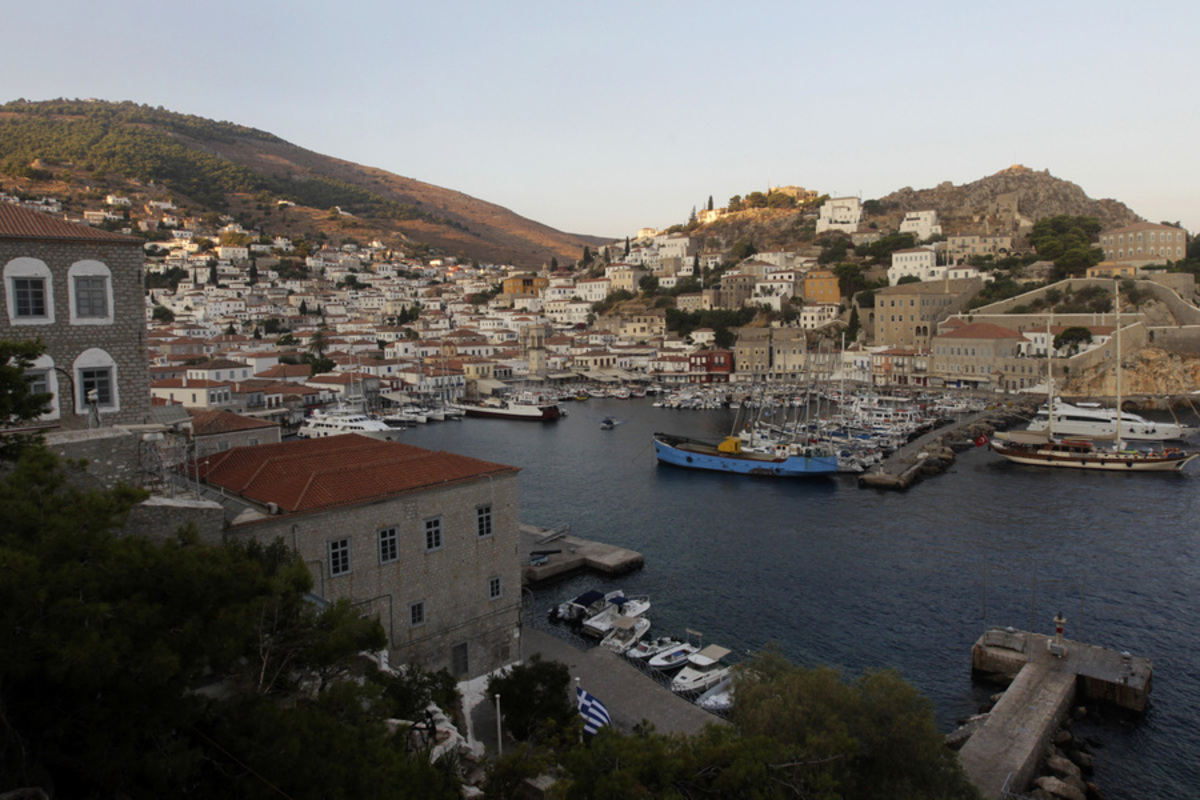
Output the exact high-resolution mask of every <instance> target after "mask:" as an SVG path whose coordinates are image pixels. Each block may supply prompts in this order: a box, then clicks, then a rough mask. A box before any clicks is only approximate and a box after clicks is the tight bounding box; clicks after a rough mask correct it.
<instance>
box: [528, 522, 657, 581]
mask: <svg viewBox="0 0 1200 800" xmlns="http://www.w3.org/2000/svg"><path fill="white" fill-rule="evenodd" d="M643 563H644V562H643V558H642V554H641V553H639V552H637V551H636V550H629V549H627V548H624V547H617V546H615V545H611V544H604V543H602V542H592V541H588V540H587V539H580V538H579V537H577V536H571V535H570V534H568V533H567V532H566V531H565V530H564V529H558V530H555V529H548V528H539V527H537V526H536V525H527V524H525V523H521V583H522V584H523V585H525V586H531V585H533V584H537V583H541V582H543V581H548V580H553V579H556V578H565V577H566V576H568V575H572V574H574V573H576V572H580V571H582V570H585V569H587V570H594V571H596V572H599V573H601V574H604V575H624V574H625V573H627V572H632V571H634V570H636V569H641V568H642V566H643Z"/></svg>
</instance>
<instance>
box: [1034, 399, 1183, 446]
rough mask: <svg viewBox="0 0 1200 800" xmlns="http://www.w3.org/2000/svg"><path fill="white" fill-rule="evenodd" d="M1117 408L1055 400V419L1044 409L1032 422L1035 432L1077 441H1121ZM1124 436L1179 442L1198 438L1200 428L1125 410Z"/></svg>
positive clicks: (1123, 418)
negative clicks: (1052, 434) (1067, 437)
mask: <svg viewBox="0 0 1200 800" xmlns="http://www.w3.org/2000/svg"><path fill="white" fill-rule="evenodd" d="M1117 414H1118V412H1117V409H1115V408H1103V407H1101V406H1100V405H1099V404H1098V403H1068V402H1066V401H1064V400H1061V399H1058V398H1055V400H1054V419H1053V421H1051V418H1050V407H1049V406H1045V405H1044V406H1042V407H1041V408H1040V409H1038V412H1037V416H1036V417H1034V418H1033V419H1032V420H1031V421H1030V423H1029V430H1031V431H1048V430H1051V429H1053V430H1054V432H1055V433H1056V434H1058V435H1059V436H1069V437H1071V438H1074V439H1080V438H1084V439H1115V438H1117V435H1118V431H1117ZM1120 417H1121V430H1120V431H1119V434H1120V437H1121V439H1122V440H1123V441H1126V442H1176V441H1182V440H1184V439H1187V438H1188V437H1189V436H1192V435H1194V434H1195V433H1196V432H1197V429H1196V428H1194V427H1191V426H1188V425H1181V424H1179V423H1177V422H1156V421H1154V420H1152V419H1146V418H1145V417H1143V416H1141V415H1140V414H1134V413H1133V412H1131V411H1121V412H1120Z"/></svg>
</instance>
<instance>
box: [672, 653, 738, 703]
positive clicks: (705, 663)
mask: <svg viewBox="0 0 1200 800" xmlns="http://www.w3.org/2000/svg"><path fill="white" fill-rule="evenodd" d="M730 652H732V651H730V650H729V649H728V648H725V647H721V646H720V645H716V644H710V645H708V646H707V647H705V648H704V649H703V650H701V651H699V652H698V653H692V654H691V655H690V656H688V660H687V664H686V665H685V666H684V668H683V669H681V670H680V671H679V674H678V675H676V676H675V677H674V678H673V679H672V680H671V691H672V692H675V693H676V694H698V693H700V692H704V691H705V690H707V689H710V688H712V687H713V686H716V685H717V684H718V683H720V682H721V681H722V680H723V679H724V678H725V677H726V676H727V675H728V674H729V671H730V670H731V669H732V667H730V666H729V665H728V664H726V663H724V662H723V661H722V660H721V659H723V658H725V656H727V655H729V653H730Z"/></svg>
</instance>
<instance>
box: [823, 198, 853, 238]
mask: <svg viewBox="0 0 1200 800" xmlns="http://www.w3.org/2000/svg"><path fill="white" fill-rule="evenodd" d="M861 221H862V203H861V202H859V200H858V198H857V197H833V198H830V199H829V200H826V201H825V202H824V203H823V204H822V205H821V211H820V214H819V216H818V217H817V233H824V232H825V231H842V232H843V233H854V232H855V231H856V230H858V223H859V222H861Z"/></svg>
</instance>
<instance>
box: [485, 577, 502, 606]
mask: <svg viewBox="0 0 1200 800" xmlns="http://www.w3.org/2000/svg"><path fill="white" fill-rule="evenodd" d="M503 596H504V581H503V580H501V578H500V576H499V575H493V576H492V577H490V578H488V600H499V599H500V598H501V597H503Z"/></svg>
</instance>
